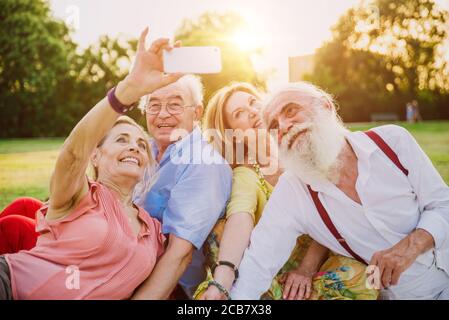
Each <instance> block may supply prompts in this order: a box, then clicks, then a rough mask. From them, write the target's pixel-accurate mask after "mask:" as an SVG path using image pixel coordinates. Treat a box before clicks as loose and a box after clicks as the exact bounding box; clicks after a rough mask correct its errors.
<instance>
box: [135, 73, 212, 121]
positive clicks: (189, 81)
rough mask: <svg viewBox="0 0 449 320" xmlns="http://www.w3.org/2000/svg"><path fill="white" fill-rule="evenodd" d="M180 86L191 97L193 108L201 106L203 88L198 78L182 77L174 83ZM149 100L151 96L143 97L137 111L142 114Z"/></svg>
mask: <svg viewBox="0 0 449 320" xmlns="http://www.w3.org/2000/svg"><path fill="white" fill-rule="evenodd" d="M175 83H176V84H179V85H181V86H182V87H183V88H184V89H185V90H186V91H187V92H188V93H189V94H190V97H192V103H193V104H194V105H195V106H199V105H203V92H204V86H203V83H202V82H201V79H200V78H199V77H198V76H195V75H192V74H187V75H185V76H182V77H181V78H179V79H178V81H176V82H175ZM150 98H151V94H149V95H146V96H144V97H143V98H142V99H141V100H140V103H139V109H140V111H142V113H144V112H145V106H146V104H147V103H148V101H149V100H150Z"/></svg>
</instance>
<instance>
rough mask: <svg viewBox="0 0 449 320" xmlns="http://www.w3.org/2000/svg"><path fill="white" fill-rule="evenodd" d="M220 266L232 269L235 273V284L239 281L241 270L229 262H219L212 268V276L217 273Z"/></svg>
mask: <svg viewBox="0 0 449 320" xmlns="http://www.w3.org/2000/svg"><path fill="white" fill-rule="evenodd" d="M218 266H227V267H229V268H231V269H232V270H233V271H234V282H235V281H237V278H238V277H239V269H238V268H237V267H236V266H235V264H233V263H232V262H229V261H223V260H220V261H217V262H215V263H214V264H213V266H212V274H214V273H215V268H217V267H218Z"/></svg>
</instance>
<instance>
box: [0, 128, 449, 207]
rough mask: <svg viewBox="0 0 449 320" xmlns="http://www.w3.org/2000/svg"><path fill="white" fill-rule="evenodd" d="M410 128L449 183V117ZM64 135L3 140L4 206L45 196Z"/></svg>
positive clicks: (0, 190)
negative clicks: (18, 200) (18, 199)
mask: <svg viewBox="0 0 449 320" xmlns="http://www.w3.org/2000/svg"><path fill="white" fill-rule="evenodd" d="M397 124H398V125H401V126H403V127H405V128H407V129H408V130H409V131H410V132H411V133H412V134H413V136H414V137H415V138H416V140H417V141H418V142H419V144H420V145H421V147H422V148H423V149H424V151H425V152H426V153H427V155H428V156H429V157H430V158H431V159H432V162H433V163H434V165H435V166H436V168H437V169H438V171H439V172H440V174H441V175H442V177H443V179H444V180H445V181H446V183H448V184H449V121H427V122H422V123H417V124H407V123H403V122H401V123H397ZM377 125H379V124H375V123H369V124H362V123H360V124H350V125H349V127H350V129H351V130H367V129H369V128H371V127H374V126H377ZM63 141H64V139H63V138H51V139H7V140H0V209H3V208H4V207H5V206H6V205H7V204H8V203H9V202H10V201H12V200H13V199H15V198H17V197H19V196H31V197H35V198H38V199H41V200H44V199H45V198H46V197H47V196H48V185H49V181H50V175H51V173H52V170H53V166H54V163H55V161H56V157H57V155H58V150H59V148H60V146H61V145H62V143H63Z"/></svg>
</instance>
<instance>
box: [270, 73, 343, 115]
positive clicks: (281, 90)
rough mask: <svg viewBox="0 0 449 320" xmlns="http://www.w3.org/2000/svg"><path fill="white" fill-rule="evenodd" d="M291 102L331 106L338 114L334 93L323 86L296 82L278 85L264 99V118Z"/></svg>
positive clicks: (309, 106)
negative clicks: (328, 91) (322, 87)
mask: <svg viewBox="0 0 449 320" xmlns="http://www.w3.org/2000/svg"><path fill="white" fill-rule="evenodd" d="M289 103H296V104H299V105H301V106H303V107H306V108H318V107H329V110H331V111H332V113H334V114H335V115H337V117H338V114H337V108H338V106H337V103H336V102H335V100H334V98H333V97H332V95H330V94H329V93H327V92H325V91H324V90H322V89H321V88H319V87H317V86H315V85H313V84H311V83H309V82H306V81H300V82H294V83H288V84H284V85H281V86H277V87H276V88H275V89H274V90H273V91H272V94H270V95H269V96H268V97H267V98H266V99H265V101H264V106H265V107H264V108H263V110H262V112H263V118H264V120H265V121H268V120H269V119H268V118H270V117H271V116H274V115H275V114H278V113H279V112H280V111H281V110H282V108H283V107H285V106H286V105H287V104H289Z"/></svg>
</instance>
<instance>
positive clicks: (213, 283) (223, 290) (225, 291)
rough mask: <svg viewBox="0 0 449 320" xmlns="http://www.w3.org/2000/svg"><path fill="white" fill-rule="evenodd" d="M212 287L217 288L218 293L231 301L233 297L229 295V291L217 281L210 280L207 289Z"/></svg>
mask: <svg viewBox="0 0 449 320" xmlns="http://www.w3.org/2000/svg"><path fill="white" fill-rule="evenodd" d="M210 286H215V287H216V288H217V289H218V291H220V292H221V293H223V294H224V295H225V296H226V299H228V300H231V295H230V294H229V292H228V290H226V288H225V287H223V286H222V285H221V284H219V283H218V282H217V281H215V280H209V282H208V283H207V287H208V288H209V287H210Z"/></svg>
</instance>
